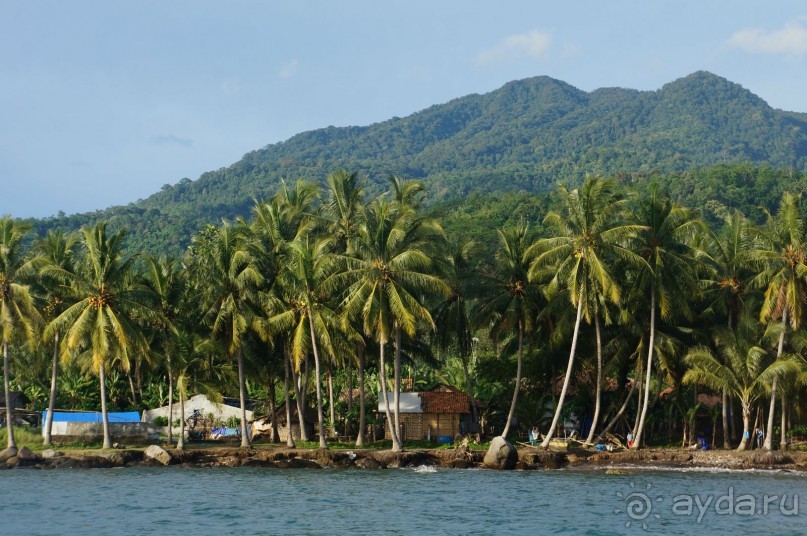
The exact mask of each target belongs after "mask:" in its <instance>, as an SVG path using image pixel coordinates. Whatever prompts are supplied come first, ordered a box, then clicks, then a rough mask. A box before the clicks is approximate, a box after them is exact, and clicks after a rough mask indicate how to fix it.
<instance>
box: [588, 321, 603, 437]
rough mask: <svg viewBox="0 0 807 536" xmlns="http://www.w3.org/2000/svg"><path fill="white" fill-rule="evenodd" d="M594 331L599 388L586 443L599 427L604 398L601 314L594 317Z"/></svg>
mask: <svg viewBox="0 0 807 536" xmlns="http://www.w3.org/2000/svg"><path fill="white" fill-rule="evenodd" d="M594 333H595V334H596V337H597V389H596V394H595V397H594V417H592V419H591V430H589V432H588V437H587V438H586V443H591V440H592V439H594V431H595V430H596V428H597V421H598V420H599V418H600V404H601V400H600V399H601V398H602V337H601V336H600V315H599V313H598V314H597V315H596V316H595V317H594Z"/></svg>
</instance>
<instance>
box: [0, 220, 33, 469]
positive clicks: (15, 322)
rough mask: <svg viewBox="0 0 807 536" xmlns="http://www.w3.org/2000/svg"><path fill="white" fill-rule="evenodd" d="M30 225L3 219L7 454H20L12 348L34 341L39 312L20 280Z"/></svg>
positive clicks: (0, 308) (1, 310)
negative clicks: (13, 399) (12, 388)
mask: <svg viewBox="0 0 807 536" xmlns="http://www.w3.org/2000/svg"><path fill="white" fill-rule="evenodd" d="M29 229H30V226H28V225H26V224H23V223H20V222H17V221H14V220H13V219H11V217H10V216H3V217H0V330H2V331H0V335H2V339H0V341H2V343H3V387H4V395H5V406H6V427H7V430H8V448H7V449H6V450H5V451H4V453H6V454H12V455H13V454H16V451H17V443H16V441H15V440H14V419H13V408H12V407H11V395H10V388H9V363H8V346H9V344H13V343H17V342H19V341H21V340H25V339H27V340H28V341H31V342H33V340H34V334H35V330H36V325H37V322H38V319H39V313H38V312H37V310H36V308H34V305H33V299H32V298H31V294H30V292H29V288H28V286H27V285H24V284H22V282H21V281H20V278H21V277H22V276H23V275H24V274H25V273H26V271H30V264H29V263H27V262H26V261H25V258H24V256H23V240H24V239H25V235H26V233H27V232H28V231H29Z"/></svg>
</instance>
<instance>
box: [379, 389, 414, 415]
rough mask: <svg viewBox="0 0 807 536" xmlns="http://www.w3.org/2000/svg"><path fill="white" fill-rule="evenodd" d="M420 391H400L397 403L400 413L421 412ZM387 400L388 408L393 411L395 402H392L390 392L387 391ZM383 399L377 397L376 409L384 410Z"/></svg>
mask: <svg viewBox="0 0 807 536" xmlns="http://www.w3.org/2000/svg"><path fill="white" fill-rule="evenodd" d="M419 394H420V393H401V396H400V400H399V405H400V408H401V413H423V408H422V407H421V403H420V396H419ZM387 400H389V410H390V411H393V409H394V408H395V404H394V403H393V402H394V400H393V397H392V393H390V392H387ZM386 409H387V408H386V405H385V404H384V400H383V399H382V398H381V397H380V396H379V397H378V411H386Z"/></svg>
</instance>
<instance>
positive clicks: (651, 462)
mask: <svg viewBox="0 0 807 536" xmlns="http://www.w3.org/2000/svg"><path fill="white" fill-rule="evenodd" d="M9 454H11V453H10V452H6V451H3V453H2V454H0V469H13V468H34V469H91V468H112V467H138V466H141V467H142V466H147V467H158V466H166V465H173V466H181V467H211V468H212V467H242V466H245V467H266V468H276V469H296V468H308V469H322V468H340V469H348V468H355V469H388V468H389V469H392V468H402V467H419V466H433V467H443V468H455V469H469V468H476V467H479V468H483V467H488V466H489V465H488V466H486V465H485V463H484V458H485V452H484V451H478V450H470V449H468V448H467V447H458V448H455V449H436V450H408V451H404V452H398V453H396V452H392V451H388V450H359V449H357V450H318V449H312V450H307V449H286V448H264V447H261V448H252V449H243V448H228V447H217V448H191V449H186V450H176V449H171V448H167V449H163V448H162V447H159V446H156V445H152V446H151V447H148V448H147V449H145V450H143V449H121V450H113V451H92V452H84V453H67V454H65V453H63V452H59V451H54V450H48V451H45V452H43V453H42V454H38V453H34V452H32V451H31V450H30V449H27V448H25V447H23V448H22V449H20V450H19V452H17V453H16V455H13V456H9ZM517 456H518V457H517V461H515V463H514V464H512V465H511V467H512V468H513V469H516V470H541V469H544V470H546V469H561V468H572V469H579V470H603V471H606V472H610V473H622V472H627V471H633V470H641V469H643V468H716V469H782V470H790V471H807V453H805V452H765V451H759V450H757V451H750V452H742V453H737V452H733V451H724V450H715V451H687V450H679V449H644V450H640V451H621V452H595V451H591V450H585V449H576V450H572V451H569V452H554V451H551V450H543V449H539V448H529V447H527V448H520V449H518V451H517Z"/></svg>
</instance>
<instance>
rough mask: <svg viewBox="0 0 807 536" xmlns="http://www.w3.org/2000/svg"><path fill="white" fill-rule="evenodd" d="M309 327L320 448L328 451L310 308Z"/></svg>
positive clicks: (320, 378) (317, 352) (317, 354)
mask: <svg viewBox="0 0 807 536" xmlns="http://www.w3.org/2000/svg"><path fill="white" fill-rule="evenodd" d="M308 327H309V330H310V332H311V349H312V350H313V351H314V373H315V374H316V376H317V377H316V381H315V382H314V383H315V384H316V389H317V422H318V425H319V448H321V449H327V448H328V442H327V441H326V439H325V422H324V421H325V417H324V416H323V414H322V385H321V382H322V373H321V372H320V369H319V350H318V349H317V339H316V334H315V333H314V317H313V315H312V314H311V308H310V307H309V308H308Z"/></svg>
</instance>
